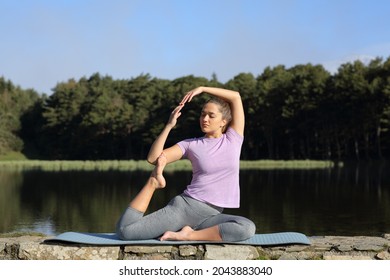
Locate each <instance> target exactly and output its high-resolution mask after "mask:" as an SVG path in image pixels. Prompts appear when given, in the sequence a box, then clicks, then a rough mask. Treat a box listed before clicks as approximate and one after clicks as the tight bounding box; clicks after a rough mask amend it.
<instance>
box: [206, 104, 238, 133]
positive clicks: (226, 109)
mask: <svg viewBox="0 0 390 280" xmlns="http://www.w3.org/2000/svg"><path fill="white" fill-rule="evenodd" d="M207 103H214V104H216V105H217V106H218V108H219V110H220V111H221V113H222V119H224V120H226V125H225V126H224V127H223V128H222V132H225V131H226V129H227V128H228V127H229V124H230V122H231V120H232V111H231V109H230V105H229V103H228V102H226V101H225V100H223V99H221V98H218V97H212V98H210V99H209V100H208V101H207V102H206V103H205V104H207Z"/></svg>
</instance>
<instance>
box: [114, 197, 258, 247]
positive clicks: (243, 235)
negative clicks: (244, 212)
mask: <svg viewBox="0 0 390 280" xmlns="http://www.w3.org/2000/svg"><path fill="white" fill-rule="evenodd" d="M222 211H223V208H219V207H215V206H211V205H209V204H206V203H203V202H200V201H198V200H195V199H193V198H190V197H188V196H186V195H178V196H176V197H174V198H173V199H172V200H171V201H170V202H169V203H168V205H167V206H165V207H164V208H162V209H160V210H158V211H156V212H153V213H151V214H149V215H146V216H144V213H142V212H139V211H137V210H135V209H133V208H131V207H128V208H127V209H126V210H125V212H124V213H123V215H122V216H121V218H120V219H119V221H118V223H117V226H116V232H117V235H118V236H119V237H120V238H121V239H126V240H140V239H153V238H158V237H160V236H161V235H163V234H164V233H165V232H166V231H179V230H181V229H182V228H183V227H184V226H190V227H192V228H193V229H195V230H199V229H204V228H209V227H212V226H215V225H218V227H219V232H220V234H221V237H222V240H223V241H240V240H245V239H248V238H250V237H252V236H253V235H254V234H255V231H256V227H255V224H254V223H253V222H252V221H250V220H248V219H247V218H244V217H240V216H234V215H227V214H222Z"/></svg>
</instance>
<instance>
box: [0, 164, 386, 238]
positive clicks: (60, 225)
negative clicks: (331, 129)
mask: <svg viewBox="0 0 390 280" xmlns="http://www.w3.org/2000/svg"><path fill="white" fill-rule="evenodd" d="M240 174H241V177H240V183H241V207H240V209H226V210H225V213H231V214H237V215H242V216H245V217H248V218H250V219H251V220H253V221H254V222H255V224H256V226H257V233H268V232H278V231H298V232H303V233H305V234H307V235H309V236H315V235H347V236H352V235H380V234H382V233H390V176H389V174H390V165H389V163H388V162H381V163H360V164H356V163H350V164H345V165H344V166H343V167H334V168H325V169H274V170H242V171H241V173H240ZM148 176H149V172H141V171H131V172H123V171H104V172H91V171H77V172H75V171H67V172H48V171H46V172H45V171H37V170H35V171H31V170H30V171H4V170H3V171H1V170H0V233H5V232H14V231H35V232H41V233H44V234H50V235H51V234H58V233H61V232H64V231H88V232H112V231H113V230H114V227H115V223H116V221H117V219H118V217H119V216H120V214H121V213H122V211H123V209H124V208H125V207H127V205H128V202H129V201H130V199H131V197H133V196H134V195H135V194H136V193H137V192H138V191H139V189H140V188H141V187H142V186H143V184H144V182H145V181H146V179H147V178H148ZM165 177H166V180H167V187H166V188H165V189H163V190H159V191H157V192H156V193H155V196H154V198H153V200H152V202H151V205H150V208H149V211H154V210H156V209H159V208H161V207H163V206H164V205H165V204H166V203H167V202H168V201H169V200H170V199H171V198H172V197H173V196H174V195H176V194H179V193H181V192H182V191H183V190H184V188H185V186H186V184H187V183H188V182H189V181H190V180H191V172H188V171H180V172H178V171H176V172H168V173H165Z"/></svg>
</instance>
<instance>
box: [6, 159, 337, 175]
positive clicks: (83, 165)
mask: <svg viewBox="0 0 390 280" xmlns="http://www.w3.org/2000/svg"><path fill="white" fill-rule="evenodd" d="M342 166H343V163H342V162H334V161H327V160H241V161H240V169H241V170H250V169H259V170H261V169H266V170H267V169H327V168H333V167H342ZM153 167H154V166H153V165H151V164H149V163H148V162H147V161H146V160H85V161H82V160H4V161H0V170H9V171H25V170H40V171H53V172H58V171H134V170H141V171H151V170H152V169H153ZM165 170H167V171H189V170H191V163H190V161H189V160H180V161H177V162H174V163H171V164H169V165H167V167H166V169H165Z"/></svg>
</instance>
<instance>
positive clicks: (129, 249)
mask: <svg viewBox="0 0 390 280" xmlns="http://www.w3.org/2000/svg"><path fill="white" fill-rule="evenodd" d="M172 248H173V246H138V245H132V246H125V249H124V252H125V253H142V254H153V253H171V252H172Z"/></svg>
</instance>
